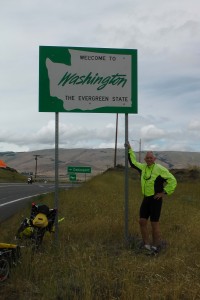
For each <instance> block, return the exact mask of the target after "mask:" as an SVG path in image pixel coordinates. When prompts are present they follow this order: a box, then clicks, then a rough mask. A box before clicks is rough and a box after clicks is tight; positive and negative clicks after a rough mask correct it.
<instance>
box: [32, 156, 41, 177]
mask: <svg viewBox="0 0 200 300" xmlns="http://www.w3.org/2000/svg"><path fill="white" fill-rule="evenodd" d="M33 156H35V181H36V177H37V161H38V157H40V155H38V154H35V155H33Z"/></svg>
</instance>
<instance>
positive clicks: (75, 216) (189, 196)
mask: <svg viewBox="0 0 200 300" xmlns="http://www.w3.org/2000/svg"><path fill="white" fill-rule="evenodd" d="M141 198H142V197H141V192H140V183H139V181H138V180H137V179H133V178H132V176H131V178H130V181H129V233H130V235H132V236H139V228H138V210H139V206H140V203H141ZM41 201H42V202H46V203H47V204H48V205H49V206H51V207H52V206H53V203H54V198H53V195H50V196H49V197H48V198H46V197H45V196H43V197H41V199H38V202H41ZM29 211H30V208H29V207H28V208H27V209H26V210H25V211H24V212H23V215H24V216H27V215H29ZM63 216H64V217H65V220H64V222H62V223H60V225H59V233H58V241H57V242H55V241H54V240H52V238H51V237H50V236H46V237H45V239H44V243H43V247H42V249H41V251H40V252H38V253H35V254H33V253H32V252H31V251H30V249H29V248H28V247H25V248H22V263H21V264H19V265H18V266H17V267H16V268H14V269H13V270H12V273H11V277H10V279H9V280H8V281H7V282H6V284H5V285H3V286H0V289H1V291H0V299H30V300H32V299H34V300H35V299H37V300H38V299H44V300H46V299H55V300H56V299H57V300H60V299H63V300H65V299H69V300H71V299H80V300H84V299H88V300H90V299H95V300H96V299H99V300H100V299H101V300H102V299H106V300H107V299H122V300H127V299H135V300H138V299H139V300H140V299H155V300H157V299H158V300H162V299H163V300H164V299H166V300H171V299H180V300H182V299H183V300H184V299H185V300H186V299H188V300H190V299H200V283H199V278H200V251H199V249H200V239H199V228H200V186H199V182H198V181H196V182H192V181H187V182H185V181H184V182H178V187H177V190H176V191H175V193H174V194H173V195H172V196H170V197H166V198H165V200H164V205H163V209H162V216H161V230H162V234H163V239H166V240H167V242H168V247H167V249H166V251H163V252H162V253H161V254H160V255H159V256H158V257H147V256H145V255H142V254H136V253H135V251H134V249H132V247H131V246H130V247H129V246H127V244H126V243H125V237H124V173H123V171H118V172H116V171H109V172H106V173H104V174H102V175H99V176H97V177H95V178H92V179H91V180H90V181H88V182H86V183H85V184H84V185H83V186H81V187H80V188H75V189H72V190H68V191H62V192H61V193H60V195H59V217H63ZM22 218H23V217H22V213H20V214H18V215H16V216H14V217H13V218H11V219H10V220H8V221H7V222H4V223H3V224H1V227H0V235H1V240H2V242H13V236H14V234H15V230H16V229H17V227H18V226H19V224H20V222H21V220H22Z"/></svg>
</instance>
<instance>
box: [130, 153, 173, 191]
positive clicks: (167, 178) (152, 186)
mask: <svg viewBox="0 0 200 300" xmlns="http://www.w3.org/2000/svg"><path fill="white" fill-rule="evenodd" d="M128 154H129V163H130V165H131V167H133V168H135V169H137V170H138V171H139V172H140V174H141V187H142V194H143V195H144V196H153V195H155V194H156V193H161V192H166V193H167V194H168V195H171V194H172V193H173V192H174V190H175V188H176V185H177V181H176V178H175V177H174V176H173V175H172V174H171V173H170V172H169V171H168V170H167V169H166V168H165V167H163V166H161V165H160V164H156V163H154V164H153V165H151V166H147V164H146V163H140V162H138V161H137V160H136V156H135V153H134V152H133V150H132V149H129V152H128Z"/></svg>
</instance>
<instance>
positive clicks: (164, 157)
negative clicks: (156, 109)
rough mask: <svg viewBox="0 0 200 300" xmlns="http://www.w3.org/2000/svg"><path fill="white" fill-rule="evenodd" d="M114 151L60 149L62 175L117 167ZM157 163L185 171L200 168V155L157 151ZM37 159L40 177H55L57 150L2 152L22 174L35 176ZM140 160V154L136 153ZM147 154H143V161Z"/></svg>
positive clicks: (121, 158) (120, 154) (119, 161)
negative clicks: (79, 169)
mask: <svg viewBox="0 0 200 300" xmlns="http://www.w3.org/2000/svg"><path fill="white" fill-rule="evenodd" d="M114 152H115V151H114V149H107V148H106V149H59V174H60V175H63V176H65V175H66V173H67V166H90V167H91V168H92V174H93V175H95V174H98V173H101V172H103V171H105V170H107V169H108V168H110V167H113V166H114ZM154 153H155V155H156V157H157V162H158V163H160V164H162V165H164V166H166V167H167V168H169V169H184V168H188V167H194V166H195V167H200V153H198V152H179V151H162V152H161V151H160V152H159V151H156V152H154ZM35 155H37V174H38V175H45V176H54V170H55V151H54V149H46V150H38V151H31V152H0V159H2V160H3V161H4V162H5V163H6V164H7V165H8V167H10V168H14V169H16V170H17V171H18V172H19V173H22V172H25V173H29V172H33V174H35V168H36V160H35ZM136 155H137V158H138V153H137V152H136ZM144 155H145V152H142V153H141V161H143V159H144ZM124 164H125V153H124V149H118V150H117V165H124Z"/></svg>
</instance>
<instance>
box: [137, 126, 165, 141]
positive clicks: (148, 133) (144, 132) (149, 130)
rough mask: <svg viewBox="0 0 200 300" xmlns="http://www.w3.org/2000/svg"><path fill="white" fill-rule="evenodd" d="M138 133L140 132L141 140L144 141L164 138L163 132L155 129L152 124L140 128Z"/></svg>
mask: <svg viewBox="0 0 200 300" xmlns="http://www.w3.org/2000/svg"><path fill="white" fill-rule="evenodd" d="M140 132H141V138H142V139H145V140H154V139H160V138H164V136H165V132H164V130H163V129H160V128H158V127H156V126H155V125H153V124H149V125H147V126H144V127H143V128H141V130H140Z"/></svg>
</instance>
